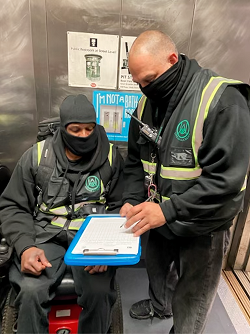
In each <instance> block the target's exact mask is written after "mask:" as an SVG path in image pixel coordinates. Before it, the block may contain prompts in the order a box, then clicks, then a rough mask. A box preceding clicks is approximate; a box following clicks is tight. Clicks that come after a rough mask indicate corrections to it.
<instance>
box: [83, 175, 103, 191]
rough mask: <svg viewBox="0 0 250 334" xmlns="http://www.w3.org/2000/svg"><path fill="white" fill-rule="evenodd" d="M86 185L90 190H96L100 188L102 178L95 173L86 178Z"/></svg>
mask: <svg viewBox="0 0 250 334" xmlns="http://www.w3.org/2000/svg"><path fill="white" fill-rule="evenodd" d="M85 187H86V189H87V190H88V191H90V192H94V191H96V190H98V189H99V188H100V180H99V179H98V177H96V176H95V175H92V176H89V177H88V178H87V180H86V183H85Z"/></svg>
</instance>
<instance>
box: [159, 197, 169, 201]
mask: <svg viewBox="0 0 250 334" xmlns="http://www.w3.org/2000/svg"><path fill="white" fill-rule="evenodd" d="M161 198H162V202H165V201H168V200H170V198H169V197H166V196H161Z"/></svg>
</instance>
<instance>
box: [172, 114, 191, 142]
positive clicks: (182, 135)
mask: <svg viewBox="0 0 250 334" xmlns="http://www.w3.org/2000/svg"><path fill="white" fill-rule="evenodd" d="M174 134H175V137H176V138H177V139H178V140H180V141H185V140H187V139H188V138H189V136H190V125H189V122H188V121H187V120H186V119H184V120H183V121H181V122H180V123H179V124H178V125H177V127H176V131H175V133H174Z"/></svg>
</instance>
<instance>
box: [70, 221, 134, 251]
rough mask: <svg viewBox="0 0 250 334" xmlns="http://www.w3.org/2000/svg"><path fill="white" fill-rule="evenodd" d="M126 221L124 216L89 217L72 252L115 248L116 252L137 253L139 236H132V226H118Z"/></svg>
mask: <svg viewBox="0 0 250 334" xmlns="http://www.w3.org/2000/svg"><path fill="white" fill-rule="evenodd" d="M125 221H126V218H125V217H97V218H91V219H90V221H89V223H88V225H87V227H86V228H85V230H84V231H83V233H82V235H81V237H80V238H79V240H78V242H77V244H76V246H75V247H74V249H73V251H72V254H83V251H84V250H86V249H87V250H90V251H91V250H93V251H96V255H98V250H100V253H101V251H102V250H105V251H112V250H116V253H117V254H137V253H138V249H139V240H140V238H139V237H134V236H133V232H132V231H131V229H132V227H131V228H129V229H125V228H124V227H120V226H121V225H122V224H123V223H124V222H125Z"/></svg>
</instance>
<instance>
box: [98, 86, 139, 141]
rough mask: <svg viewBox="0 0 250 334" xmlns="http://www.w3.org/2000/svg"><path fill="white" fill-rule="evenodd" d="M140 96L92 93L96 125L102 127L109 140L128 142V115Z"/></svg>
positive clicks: (134, 94) (106, 92)
mask: <svg viewBox="0 0 250 334" xmlns="http://www.w3.org/2000/svg"><path fill="white" fill-rule="evenodd" d="M141 96H142V94H140V93H122V92H114V91H113V92H112V91H98V90H96V91H93V105H94V107H95V110H96V116H97V123H98V124H101V125H102V126H103V127H104V129H105V131H106V133H107V136H108V138H109V140H115V141H128V130H129V123H130V118H131V116H130V115H129V113H130V114H133V112H134V110H135V109H136V107H137V104H138V102H139V100H140V98H141Z"/></svg>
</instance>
